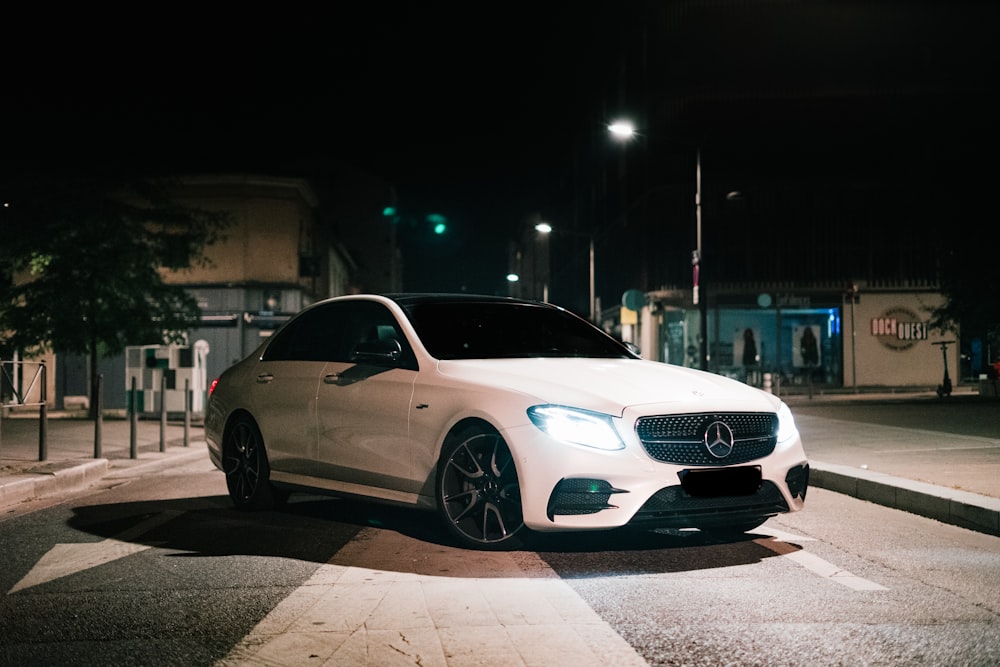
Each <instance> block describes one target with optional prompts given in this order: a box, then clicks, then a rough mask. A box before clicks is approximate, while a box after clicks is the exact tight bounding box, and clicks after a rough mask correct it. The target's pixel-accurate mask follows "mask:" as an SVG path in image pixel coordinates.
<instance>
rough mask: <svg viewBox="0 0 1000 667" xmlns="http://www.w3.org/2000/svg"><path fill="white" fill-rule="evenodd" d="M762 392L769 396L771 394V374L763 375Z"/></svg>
mask: <svg viewBox="0 0 1000 667" xmlns="http://www.w3.org/2000/svg"><path fill="white" fill-rule="evenodd" d="M764 391H766V392H767V393H769V394H770V393H772V392H771V374H770V373H764Z"/></svg>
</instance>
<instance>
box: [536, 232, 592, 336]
mask: <svg viewBox="0 0 1000 667" xmlns="http://www.w3.org/2000/svg"><path fill="white" fill-rule="evenodd" d="M535 231H536V232H538V233H539V234H552V233H559V234H568V235H570V236H578V237H582V238H586V239H588V241H589V242H590V321H591V322H596V321H597V308H596V304H597V294H596V292H595V284H594V236H593V235H592V234H584V233H582V232H575V231H570V230H558V232H557V231H556V230H555V229H553V227H552V225H550V224H549V223H547V222H540V223H538V224H537V225H535Z"/></svg>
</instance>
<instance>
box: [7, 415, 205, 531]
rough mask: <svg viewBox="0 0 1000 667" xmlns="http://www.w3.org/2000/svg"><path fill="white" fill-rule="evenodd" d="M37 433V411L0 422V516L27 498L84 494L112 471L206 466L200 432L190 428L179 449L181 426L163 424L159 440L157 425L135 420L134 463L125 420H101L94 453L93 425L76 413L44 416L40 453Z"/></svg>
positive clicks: (130, 439)
mask: <svg viewBox="0 0 1000 667" xmlns="http://www.w3.org/2000/svg"><path fill="white" fill-rule="evenodd" d="M40 430H41V429H40V424H39V415H38V411H37V410H35V411H31V412H20V413H16V414H9V413H7V412H4V414H3V415H2V416H0V512H2V510H3V509H4V508H6V507H10V506H11V505H14V504H17V503H20V502H23V501H25V500H28V499H31V498H38V497H44V496H50V495H54V494H59V493H67V492H73V491H77V490H81V489H84V488H86V487H88V486H90V485H91V484H93V483H95V482H97V481H99V480H100V479H101V478H102V477H104V476H105V475H107V474H108V473H109V472H111V471H113V470H121V469H129V470H132V471H136V472H138V471H147V470H148V471H155V470H158V469H161V468H164V467H167V466H176V465H183V464H184V463H187V462H189V461H195V460H199V459H204V460H206V461H207V460H208V450H207V449H206V447H205V438H204V435H203V429H202V428H201V426H200V425H195V424H191V425H190V427H189V428H188V429H187V439H186V444H185V427H184V424H183V422H182V421H168V422H167V424H166V427H165V428H164V429H163V434H162V438H161V433H160V430H161V425H160V420H159V419H152V420H150V419H139V420H137V421H136V428H135V456H134V457H133V456H132V454H133V451H132V449H133V446H132V440H133V436H132V425H131V422H130V421H129V420H128V419H124V418H120V417H105V418H104V419H103V420H102V423H101V438H100V452H97V451H96V450H95V442H96V440H97V438H96V427H95V424H94V421H93V420H91V419H85V418H83V417H80V416H78V415H77V414H76V413H72V414H71V413H49V415H48V418H47V419H46V426H45V432H46V433H45V436H46V437H45V446H44V451H43V449H42V446H41V444H40V443H41V437H40ZM161 440H162V443H163V444H162V446H161ZM43 454H44V460H43ZM96 454H99V455H96Z"/></svg>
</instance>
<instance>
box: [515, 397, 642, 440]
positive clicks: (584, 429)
mask: <svg viewBox="0 0 1000 667" xmlns="http://www.w3.org/2000/svg"><path fill="white" fill-rule="evenodd" d="M528 418H529V419H531V423H533V424H534V425H535V426H537V427H538V428H540V429H541V430H543V431H545V433H547V434H548V435H549V436H550V437H552V438H555V439H556V440H559V441H561V442H568V443H572V444H574V445H584V446H586V447H595V448H597V449H606V450H615V449H624V448H625V443H624V442H622V439H621V438H620V437H619V436H618V431H616V430H615V427H614V424H613V423H612V422H611V417H610V416H609V415H604V414H601V413H599V412H590V411H589V410H578V409H576V408H566V407H563V406H561V405H534V406H532V407H530V408H528Z"/></svg>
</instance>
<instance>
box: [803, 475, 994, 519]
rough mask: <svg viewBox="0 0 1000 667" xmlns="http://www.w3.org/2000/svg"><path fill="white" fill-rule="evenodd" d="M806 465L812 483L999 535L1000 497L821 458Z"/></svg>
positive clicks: (885, 505) (884, 504)
mask: <svg viewBox="0 0 1000 667" xmlns="http://www.w3.org/2000/svg"><path fill="white" fill-rule="evenodd" d="M809 466H810V472H809V484H810V485H811V486H817V487H820V488H823V489H827V490H828V491H835V492H837V493H842V494H844V495H848V496H852V497H854V498H858V499H860V500H867V501H869V502H872V503H875V504H877V505H882V506H884V507H891V508H893V509H898V510H903V511H905V512H910V513H911V514H918V515H920V516H924V517H927V518H929V519H935V520H937V521H940V522H942V523H948V524H951V525H954V526H959V527H961V528H966V529H968V530H974V531H977V532H980V533H986V534H987V535H996V536H1000V499H997V498H990V497H989V496H982V495H979V494H978V493H970V492H968V491H959V490H957V489H949V488H946V487H942V486H935V485H934V484H928V483H926V482H916V481H913V480H909V479H904V478H901V477H893V476H892V475H887V474H885V473H878V472H872V471H870V470H864V469H859V468H854V467H851V466H845V465H837V464H833V463H822V462H820V461H810V462H809Z"/></svg>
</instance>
